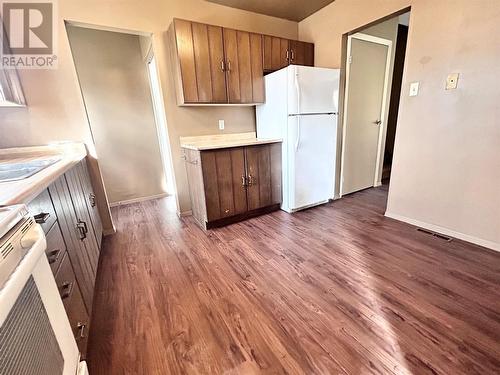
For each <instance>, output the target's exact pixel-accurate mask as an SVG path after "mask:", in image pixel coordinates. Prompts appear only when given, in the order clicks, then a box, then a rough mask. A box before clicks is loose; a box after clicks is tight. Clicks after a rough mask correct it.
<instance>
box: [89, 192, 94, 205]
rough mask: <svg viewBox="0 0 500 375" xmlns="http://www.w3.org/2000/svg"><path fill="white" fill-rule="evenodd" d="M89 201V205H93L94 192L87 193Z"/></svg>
mask: <svg viewBox="0 0 500 375" xmlns="http://www.w3.org/2000/svg"><path fill="white" fill-rule="evenodd" d="M89 202H90V207H95V194H94V193H90V194H89Z"/></svg>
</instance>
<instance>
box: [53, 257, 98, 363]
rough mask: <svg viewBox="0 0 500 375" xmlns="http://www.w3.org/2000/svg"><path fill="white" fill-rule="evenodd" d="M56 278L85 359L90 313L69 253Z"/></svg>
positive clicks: (63, 260)
mask: <svg viewBox="0 0 500 375" xmlns="http://www.w3.org/2000/svg"><path fill="white" fill-rule="evenodd" d="M55 279H56V284H57V288H58V289H59V295H60V296H61V299H62V301H63V305H64V309H65V310H66V314H67V315H68V320H69V323H70V325H71V329H72V331H73V335H74V336H75V339H76V343H77V345H78V349H79V350H80V353H81V354H82V359H84V358H85V354H86V352H87V339H88V330H89V322H90V321H89V313H88V311H87V309H86V308H85V304H84V302H83V297H82V294H81V292H80V288H79V286H78V282H77V280H76V277H75V273H74V270H73V267H72V265H71V261H70V259H69V257H68V256H67V254H65V255H64V257H63V259H62V261H61V267H60V268H59V271H58V272H57V274H56V275H55Z"/></svg>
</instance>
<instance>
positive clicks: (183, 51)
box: [174, 19, 227, 103]
mask: <svg viewBox="0 0 500 375" xmlns="http://www.w3.org/2000/svg"><path fill="white" fill-rule="evenodd" d="M174 26H175V40H176V45H177V58H178V59H179V65H180V73H181V81H182V89H183V94H184V101H185V102H186V103H225V102H227V95H226V83H225V73H224V49H223V41H222V28H221V27H218V26H210V25H206V24H202V23H197V22H190V21H185V20H179V19H175V20H174Z"/></svg>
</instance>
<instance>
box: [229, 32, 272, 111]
mask: <svg viewBox="0 0 500 375" xmlns="http://www.w3.org/2000/svg"><path fill="white" fill-rule="evenodd" d="M223 34H224V51H225V56H226V82H227V92H228V101H229V103H262V102H263V101H264V71H263V67H262V48H263V47H262V36H261V35H259V34H252V33H248V32H245V31H239V30H232V29H224V31H223Z"/></svg>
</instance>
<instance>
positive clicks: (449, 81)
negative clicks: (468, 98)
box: [446, 73, 459, 90]
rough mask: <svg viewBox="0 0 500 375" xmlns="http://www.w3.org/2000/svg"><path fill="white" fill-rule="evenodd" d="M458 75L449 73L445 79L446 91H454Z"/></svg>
mask: <svg viewBox="0 0 500 375" xmlns="http://www.w3.org/2000/svg"><path fill="white" fill-rule="evenodd" d="M458 76H459V74H458V73H451V74H449V75H448V77H447V78H446V90H453V89H456V88H457V86H458Z"/></svg>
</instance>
